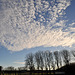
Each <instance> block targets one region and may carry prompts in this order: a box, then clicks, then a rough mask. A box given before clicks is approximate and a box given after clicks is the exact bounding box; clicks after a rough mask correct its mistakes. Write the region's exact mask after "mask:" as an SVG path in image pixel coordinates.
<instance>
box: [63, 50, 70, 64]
mask: <svg viewBox="0 0 75 75" xmlns="http://www.w3.org/2000/svg"><path fill="white" fill-rule="evenodd" d="M62 56H63V57H62V58H63V61H64V63H65V65H69V63H70V60H71V56H70V52H69V51H68V50H63V51H62Z"/></svg>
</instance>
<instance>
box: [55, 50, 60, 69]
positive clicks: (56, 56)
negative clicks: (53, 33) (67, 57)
mask: <svg viewBox="0 0 75 75" xmlns="http://www.w3.org/2000/svg"><path fill="white" fill-rule="evenodd" d="M54 58H55V64H56V65H57V68H59V52H58V51H55V52H54Z"/></svg>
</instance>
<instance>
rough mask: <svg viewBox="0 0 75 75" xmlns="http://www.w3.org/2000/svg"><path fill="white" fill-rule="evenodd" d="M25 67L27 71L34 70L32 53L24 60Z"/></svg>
mask: <svg viewBox="0 0 75 75" xmlns="http://www.w3.org/2000/svg"><path fill="white" fill-rule="evenodd" d="M25 67H26V68H27V69H29V70H34V69H35V68H34V55H33V54H32V53H29V54H28V55H27V56H26V60H25Z"/></svg>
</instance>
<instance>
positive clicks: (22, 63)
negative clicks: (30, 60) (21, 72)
mask: <svg viewBox="0 0 75 75" xmlns="http://www.w3.org/2000/svg"><path fill="white" fill-rule="evenodd" d="M13 63H14V64H21V65H24V64H25V62H13Z"/></svg>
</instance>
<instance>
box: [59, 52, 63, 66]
mask: <svg viewBox="0 0 75 75" xmlns="http://www.w3.org/2000/svg"><path fill="white" fill-rule="evenodd" d="M59 65H60V67H62V54H61V51H59Z"/></svg>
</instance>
